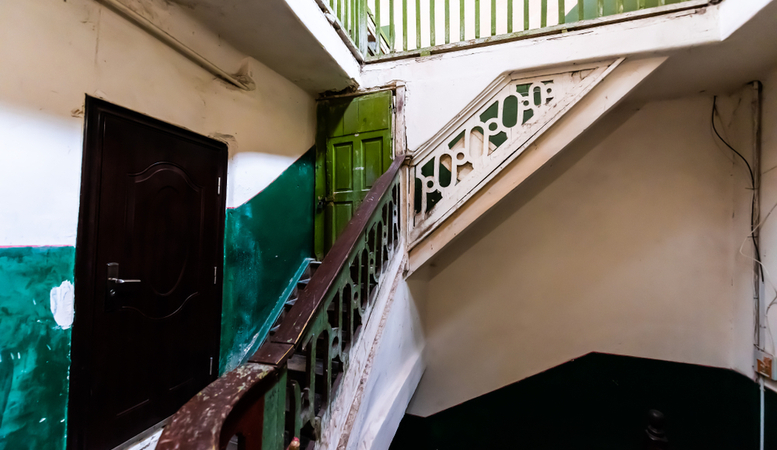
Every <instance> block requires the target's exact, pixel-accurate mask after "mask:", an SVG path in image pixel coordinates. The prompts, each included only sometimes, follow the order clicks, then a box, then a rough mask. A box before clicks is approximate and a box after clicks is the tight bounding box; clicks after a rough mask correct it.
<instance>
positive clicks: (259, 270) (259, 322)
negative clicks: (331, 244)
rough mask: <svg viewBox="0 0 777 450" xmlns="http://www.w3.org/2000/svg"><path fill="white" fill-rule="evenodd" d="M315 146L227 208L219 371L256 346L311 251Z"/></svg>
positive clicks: (246, 355) (235, 365)
mask: <svg viewBox="0 0 777 450" xmlns="http://www.w3.org/2000/svg"><path fill="white" fill-rule="evenodd" d="M314 163H315V153H314V149H311V150H310V151H308V152H307V153H306V154H305V155H303V156H302V157H301V158H300V159H298V160H297V161H296V162H295V163H294V164H292V165H291V166H290V167H289V168H288V169H286V171H284V172H283V173H282V174H281V176H280V177H278V178H277V179H276V180H275V181H274V182H273V183H272V184H270V185H269V186H268V187H266V188H265V189H264V190H263V191H262V192H260V193H259V194H257V195H256V196H255V197H254V198H252V199H251V200H250V201H248V202H247V203H245V204H244V205H242V206H240V207H237V208H234V209H229V210H227V219H226V220H227V223H226V233H225V236H224V238H225V239H224V247H225V249H224V301H223V312H222V321H221V357H220V361H219V369H220V370H221V372H222V373H223V372H225V371H227V370H231V369H232V368H234V367H237V366H238V365H239V364H240V363H242V362H243V361H244V360H245V358H247V357H248V356H250V355H251V353H252V352H253V351H255V350H256V348H257V347H258V345H259V344H260V343H261V342H262V340H263V339H264V338H265V336H266V335H267V332H268V331H269V328H270V326H271V325H272V323H271V322H272V320H273V319H274V318H275V316H276V315H277V312H278V311H279V308H280V306H281V305H280V304H279V302H280V301H282V300H285V299H283V298H282V296H283V293H284V291H285V290H286V288H287V287H288V286H289V285H290V284H291V283H294V282H295V281H296V279H295V273H296V272H297V270H298V269H299V267H300V265H301V264H302V263H303V261H304V260H305V259H306V258H310V257H311V256H312V255H313V213H314V207H315V205H314V202H313V196H314V193H313V182H314Z"/></svg>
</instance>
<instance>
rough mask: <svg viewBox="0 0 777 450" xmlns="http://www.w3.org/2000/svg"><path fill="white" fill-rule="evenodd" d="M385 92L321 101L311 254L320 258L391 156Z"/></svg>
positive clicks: (389, 115)
mask: <svg viewBox="0 0 777 450" xmlns="http://www.w3.org/2000/svg"><path fill="white" fill-rule="evenodd" d="M392 102H393V93H392V92H391V91H381V92H376V93H372V94H367V95H362V96H358V97H346V98H337V99H330V100H324V101H322V102H320V103H319V104H318V132H317V137H316V148H317V149H318V152H317V156H316V196H317V197H318V199H317V200H318V207H317V209H316V218H315V227H316V230H315V244H314V248H315V253H316V257H317V258H318V259H323V257H324V254H325V253H326V252H327V251H329V249H330V248H331V247H332V245H333V244H334V242H335V239H336V238H337V236H338V235H339V234H340V232H342V230H343V229H344V228H345V225H346V224H347V223H348V221H349V220H350V219H351V216H352V215H353V214H354V213H355V212H356V208H358V206H359V204H360V203H361V202H362V200H363V199H364V196H365V195H366V194H367V192H368V191H369V189H370V188H371V187H372V185H373V183H374V182H375V180H377V179H378V177H380V175H381V174H383V172H385V171H386V169H388V167H389V165H390V164H391V159H392V156H393V153H392V148H391V142H392V140H391V124H392Z"/></svg>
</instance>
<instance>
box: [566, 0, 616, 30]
mask: <svg viewBox="0 0 777 450" xmlns="http://www.w3.org/2000/svg"><path fill="white" fill-rule="evenodd" d="M621 1H622V0H621ZM566 11H567V8H566V6H565V5H564V0H558V23H559V25H560V24H562V23H566V22H567V15H566Z"/></svg>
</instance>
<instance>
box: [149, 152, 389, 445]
mask: <svg viewBox="0 0 777 450" xmlns="http://www.w3.org/2000/svg"><path fill="white" fill-rule="evenodd" d="M402 161H403V160H402V158H401V157H397V158H396V159H395V160H394V162H393V163H392V165H391V166H390V167H389V169H388V170H387V171H386V173H384V174H383V175H382V176H381V177H380V178H379V179H378V180H377V181H376V182H375V184H374V185H373V187H372V189H371V190H370V191H369V193H368V194H367V196H366V197H365V199H364V201H363V202H362V204H361V205H360V206H359V208H358V209H357V210H356V213H355V214H354V216H353V218H352V219H351V221H350V222H349V223H348V225H347V226H346V227H345V229H344V230H343V232H342V234H341V235H340V237H339V238H338V240H337V241H336V242H335V245H334V246H333V247H332V249H331V250H330V251H329V253H328V254H327V255H326V257H325V258H324V260H323V262H322V264H321V266H320V267H319V269H318V270H317V271H316V272H315V274H313V276H312V278H311V279H310V281H309V283H308V286H307V287H306V288H305V289H304V290H303V291H302V292H301V294H300V297H299V298H298V300H297V301H296V303H295V304H294V306H293V307H292V308H291V310H289V311H288V314H287V315H286V316H285V317H284V318H283V320H282V322H281V324H280V327H279V328H278V329H277V330H276V332H275V333H274V334H273V335H272V336H271V337H270V338H269V339H268V340H267V341H266V342H265V343H264V344H263V345H262V346H261V347H260V348H259V350H258V351H257V352H256V353H255V354H254V355H253V356H252V357H251V358H249V360H248V362H247V363H246V364H243V365H241V366H240V367H238V368H236V369H235V370H233V371H231V372H229V373H227V374H225V375H223V376H221V377H220V378H219V379H217V380H216V381H214V382H213V383H211V384H210V385H208V386H207V387H206V388H205V389H204V390H203V391H202V392H200V393H198V394H197V395H196V396H195V397H194V398H193V399H192V400H190V401H189V402H188V403H186V405H184V406H183V407H182V408H181V409H180V410H179V411H178V412H177V413H176V414H175V415H174V416H173V417H172V419H171V421H170V423H169V424H168V425H167V426H166V427H165V429H164V431H163V433H162V436H161V437H160V439H159V443H158V444H157V449H159V450H205V449H208V450H211V449H224V448H227V445H228V444H229V441H230V439H231V438H232V437H233V436H235V435H237V437H238V439H237V442H238V449H239V450H259V449H263V450H280V449H281V448H286V446H287V445H289V444H291V443H292V439H293V438H299V439H300V441H301V442H300V444H301V448H306V449H307V448H312V446H313V445H314V444H315V442H316V440H317V439H318V438H319V437H320V436H321V418H322V417H323V415H324V413H325V411H326V410H327V407H328V405H329V404H330V403H331V400H332V399H333V396H335V395H336V394H337V390H338V384H339V380H340V379H341V377H342V374H343V373H344V372H345V371H346V370H347V369H348V365H349V358H348V355H349V349H350V348H351V346H352V345H353V344H354V342H356V340H357V339H359V337H360V336H359V334H360V330H361V327H362V325H363V324H366V322H367V321H368V320H370V319H371V317H370V316H371V312H372V306H373V302H374V300H375V297H376V294H377V291H378V288H379V286H380V283H381V278H382V276H383V275H384V274H385V271H386V269H387V267H388V265H389V262H390V261H391V260H392V259H393V257H394V256H395V254H396V252H397V249H398V248H399V240H400V222H399V220H400V217H399V201H400V187H399V171H400V167H401V165H402ZM378 319H379V318H378ZM373 320H377V319H373Z"/></svg>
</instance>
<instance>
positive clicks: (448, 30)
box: [319, 0, 687, 60]
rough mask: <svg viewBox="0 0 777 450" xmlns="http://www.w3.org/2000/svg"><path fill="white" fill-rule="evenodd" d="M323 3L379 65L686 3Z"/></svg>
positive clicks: (485, 0)
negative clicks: (385, 60) (377, 60)
mask: <svg viewBox="0 0 777 450" xmlns="http://www.w3.org/2000/svg"><path fill="white" fill-rule="evenodd" d="M319 1H320V2H321V3H324V4H325V5H326V6H327V7H328V9H329V11H330V13H331V14H332V15H334V16H336V17H337V20H338V21H339V26H340V27H341V28H342V29H343V30H345V31H346V33H347V34H348V36H350V38H351V40H352V41H353V43H354V44H355V46H356V47H357V48H358V50H359V51H360V52H361V54H362V55H364V57H365V59H367V60H375V59H385V58H386V57H389V58H390V57H402V56H415V55H419V54H420V55H424V54H430V53H433V52H435V51H438V50H439V51H442V50H451V49H455V48H459V47H462V46H470V45H477V44H479V43H487V42H492V41H497V40H505V39H508V40H509V39H512V38H516V39H517V38H520V37H522V36H529V35H532V34H536V32H537V31H543V30H547V31H553V30H556V31H559V32H563V31H564V30H565V29H569V28H574V27H576V26H577V25H585V24H589V25H594V24H596V23H598V22H601V20H597V19H601V18H603V17H610V16H617V15H619V14H624V13H634V12H638V11H643V10H652V11H649V13H661V12H662V11H663V10H666V11H671V10H674V9H677V8H676V7H672V6H670V5H674V4H678V3H681V2H684V1H687V0H319ZM659 8H660V9H659ZM633 15H634V14H633ZM635 16H637V17H638V16H640V15H639V14H636V15H635ZM614 19H615V18H614ZM496 37H499V38H500V39H494V38H496Z"/></svg>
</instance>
